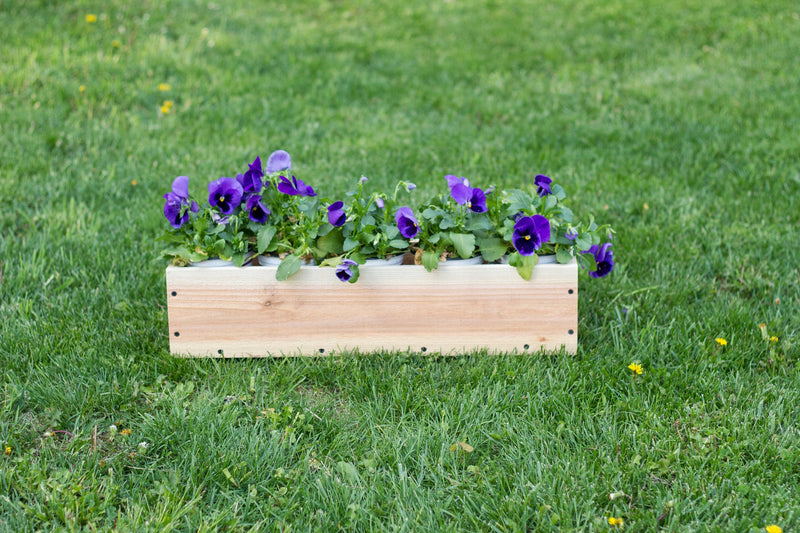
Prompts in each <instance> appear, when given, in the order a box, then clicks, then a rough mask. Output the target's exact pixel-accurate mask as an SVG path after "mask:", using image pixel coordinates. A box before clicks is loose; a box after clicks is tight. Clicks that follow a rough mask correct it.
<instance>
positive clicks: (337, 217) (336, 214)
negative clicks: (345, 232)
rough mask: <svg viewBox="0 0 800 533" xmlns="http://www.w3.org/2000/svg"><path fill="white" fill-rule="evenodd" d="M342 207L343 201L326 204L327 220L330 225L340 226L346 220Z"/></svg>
mask: <svg viewBox="0 0 800 533" xmlns="http://www.w3.org/2000/svg"><path fill="white" fill-rule="evenodd" d="M343 207H344V202H334V203H332V204H331V205H329V206H328V222H330V223H331V225H332V226H341V225H343V224H344V223H345V221H346V220H347V215H346V214H345V212H344V209H342V208H343Z"/></svg>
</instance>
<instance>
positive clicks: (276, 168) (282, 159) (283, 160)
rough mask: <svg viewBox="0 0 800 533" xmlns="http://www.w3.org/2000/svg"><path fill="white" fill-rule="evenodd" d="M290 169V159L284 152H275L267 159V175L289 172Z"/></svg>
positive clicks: (287, 153)
mask: <svg viewBox="0 0 800 533" xmlns="http://www.w3.org/2000/svg"><path fill="white" fill-rule="evenodd" d="M291 168H292V158H291V157H289V152H286V151H285V150H275V151H274V152H272V153H271V154H270V155H269V158H267V174H272V173H273V172H280V171H281V170H289V169H291Z"/></svg>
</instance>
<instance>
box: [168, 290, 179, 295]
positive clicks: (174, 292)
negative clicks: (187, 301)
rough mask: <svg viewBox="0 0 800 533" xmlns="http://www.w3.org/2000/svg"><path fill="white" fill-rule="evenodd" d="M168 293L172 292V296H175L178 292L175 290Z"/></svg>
mask: <svg viewBox="0 0 800 533" xmlns="http://www.w3.org/2000/svg"><path fill="white" fill-rule="evenodd" d="M170 294H172V295H173V296H177V295H178V293H177V292H176V291H172V292H171V293H170Z"/></svg>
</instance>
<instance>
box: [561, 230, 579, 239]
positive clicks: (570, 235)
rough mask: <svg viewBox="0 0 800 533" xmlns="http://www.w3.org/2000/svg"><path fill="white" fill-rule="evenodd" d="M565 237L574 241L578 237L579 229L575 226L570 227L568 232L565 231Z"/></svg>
mask: <svg viewBox="0 0 800 533" xmlns="http://www.w3.org/2000/svg"><path fill="white" fill-rule="evenodd" d="M564 238H565V239H569V240H571V241H574V240H575V239H577V238H578V230H576V229H575V228H569V229H568V230H567V231H566V232H564Z"/></svg>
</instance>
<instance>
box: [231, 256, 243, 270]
mask: <svg viewBox="0 0 800 533" xmlns="http://www.w3.org/2000/svg"><path fill="white" fill-rule="evenodd" d="M245 257H246V256H245V253H244V252H236V253H235V254H233V255H232V256H231V261H233V264H234V265H236V266H237V267H240V266H242V265H243V264H244V259H245Z"/></svg>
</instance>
